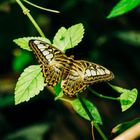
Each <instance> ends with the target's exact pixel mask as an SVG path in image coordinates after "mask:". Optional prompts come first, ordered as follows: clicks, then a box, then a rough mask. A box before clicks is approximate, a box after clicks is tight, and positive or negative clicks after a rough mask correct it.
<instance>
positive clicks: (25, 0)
mask: <svg viewBox="0 0 140 140" xmlns="http://www.w3.org/2000/svg"><path fill="white" fill-rule="evenodd" d="M23 1H24V2H26V3H28V4H30V5H32V6H34V7H36V8H38V9H41V10H45V11H48V12H53V13H60V12H59V11H57V10H52V9H47V8H44V7H41V6H38V5H36V4H33V3H31V2H29V1H27V0H23Z"/></svg>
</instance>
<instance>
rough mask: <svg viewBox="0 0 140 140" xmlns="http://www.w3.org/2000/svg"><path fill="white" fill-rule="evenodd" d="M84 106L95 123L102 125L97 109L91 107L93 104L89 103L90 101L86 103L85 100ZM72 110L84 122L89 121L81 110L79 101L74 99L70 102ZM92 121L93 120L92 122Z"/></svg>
mask: <svg viewBox="0 0 140 140" xmlns="http://www.w3.org/2000/svg"><path fill="white" fill-rule="evenodd" d="M83 102H84V104H85V105H86V107H87V109H88V110H89V112H90V114H91V115H92V117H93V118H94V121H95V122H96V123H99V124H102V119H101V116H100V114H99V112H98V110H97V108H96V107H95V106H94V105H93V103H91V102H90V101H88V100H87V99H83ZM71 103H72V106H73V109H74V110H75V111H76V112H77V113H78V114H79V115H80V116H81V117H83V118H84V119H86V120H89V121H91V120H90V118H89V116H88V114H87V113H86V111H85V109H84V108H83V106H82V104H81V102H80V101H79V99H74V100H73V101H71ZM92 121H93V120H92Z"/></svg>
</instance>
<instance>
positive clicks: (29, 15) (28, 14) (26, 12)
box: [16, 0, 45, 37]
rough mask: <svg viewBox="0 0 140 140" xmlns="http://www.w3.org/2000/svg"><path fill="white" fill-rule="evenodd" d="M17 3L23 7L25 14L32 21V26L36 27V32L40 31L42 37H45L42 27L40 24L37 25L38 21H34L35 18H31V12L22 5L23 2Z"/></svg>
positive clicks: (18, 0) (18, 1) (17, 0)
mask: <svg viewBox="0 0 140 140" xmlns="http://www.w3.org/2000/svg"><path fill="white" fill-rule="evenodd" d="M16 2H17V3H18V4H19V6H20V7H21V9H22V11H23V13H24V14H25V15H27V17H28V18H29V19H30V21H31V22H32V24H33V25H34V27H35V28H36V30H37V31H38V33H39V34H40V35H41V36H42V37H45V35H44V33H43V32H42V30H41V29H40V27H39V26H38V24H37V23H36V21H35V20H34V18H33V17H32V16H31V14H30V12H29V10H28V9H27V8H26V7H25V6H24V5H23V4H22V2H21V1H20V0H16Z"/></svg>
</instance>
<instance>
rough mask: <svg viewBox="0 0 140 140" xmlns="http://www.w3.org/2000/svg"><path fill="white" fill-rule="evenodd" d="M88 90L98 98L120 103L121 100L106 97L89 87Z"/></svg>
mask: <svg viewBox="0 0 140 140" xmlns="http://www.w3.org/2000/svg"><path fill="white" fill-rule="evenodd" d="M88 90H89V91H90V92H91V93H93V94H95V95H96V96H98V97H100V98H104V99H108V100H116V101H120V99H119V98H114V97H110V96H105V95H102V94H99V93H98V92H96V91H95V90H93V89H91V88H90V87H88Z"/></svg>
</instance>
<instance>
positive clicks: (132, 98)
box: [110, 84, 138, 112]
mask: <svg viewBox="0 0 140 140" xmlns="http://www.w3.org/2000/svg"><path fill="white" fill-rule="evenodd" d="M110 86H111V87H112V88H113V89H114V90H116V91H117V92H119V93H121V95H120V98H119V99H120V103H121V108H122V112H123V111H126V110H127V109H129V108H130V107H131V106H132V105H133V104H134V103H135V102H136V99H137V95H138V91H137V89H136V88H133V89H132V90H128V89H125V88H121V87H118V86H114V85H111V84H110Z"/></svg>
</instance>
